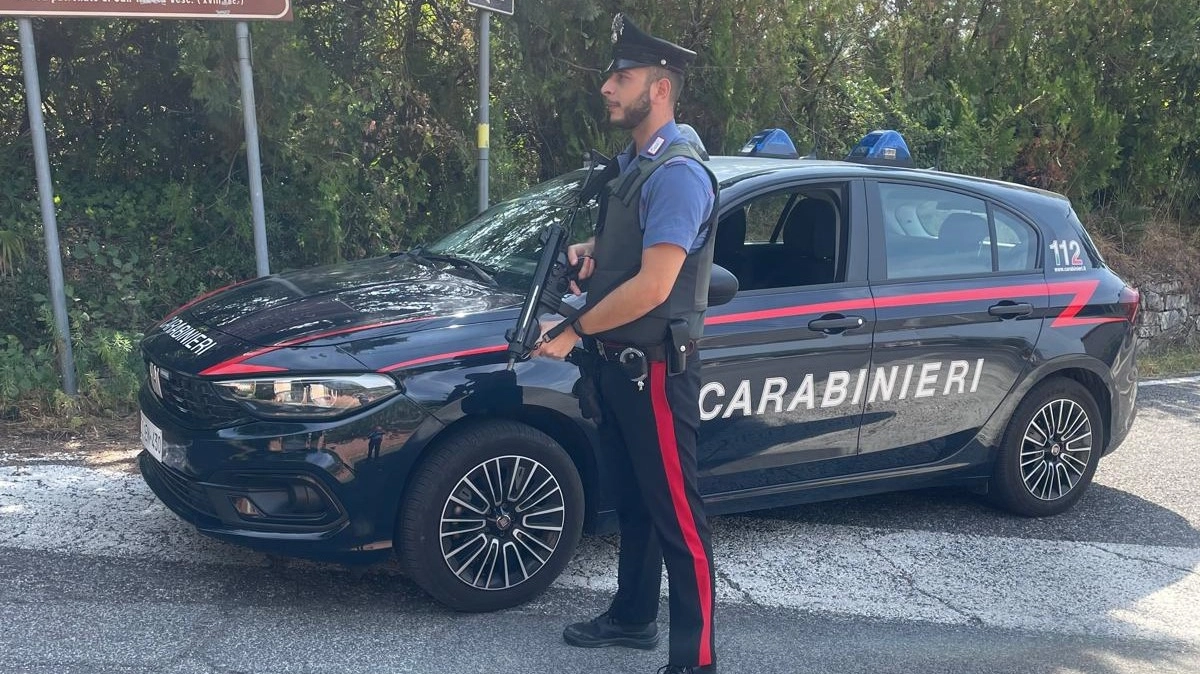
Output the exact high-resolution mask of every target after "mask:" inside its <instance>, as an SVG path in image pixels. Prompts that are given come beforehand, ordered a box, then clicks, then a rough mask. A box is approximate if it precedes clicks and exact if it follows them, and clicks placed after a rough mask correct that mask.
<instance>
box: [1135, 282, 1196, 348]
mask: <svg viewBox="0 0 1200 674" xmlns="http://www.w3.org/2000/svg"><path fill="white" fill-rule="evenodd" d="M1137 287H1138V290H1139V291H1140V292H1141V294H1142V308H1141V312H1142V324H1141V327H1140V328H1139V335H1140V336H1141V337H1142V339H1144V340H1146V341H1145V347H1146V348H1149V349H1152V350H1160V349H1163V348H1166V347H1168V346H1171V345H1173V344H1180V343H1185V342H1189V341H1193V340H1195V339H1196V337H1197V336H1200V305H1197V303H1196V302H1195V301H1193V296H1194V293H1193V292H1188V291H1189V290H1194V289H1188V288H1185V285H1184V282H1183V281H1180V280H1154V281H1143V282H1142V283H1140V284H1138V286H1137Z"/></svg>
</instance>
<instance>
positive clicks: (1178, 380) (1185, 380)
mask: <svg viewBox="0 0 1200 674" xmlns="http://www.w3.org/2000/svg"><path fill="white" fill-rule="evenodd" d="M1195 382H1200V374H1196V375H1191V376H1188V377H1173V378H1171V379H1149V380H1147V381H1139V382H1138V386H1163V385H1165V384H1192V383H1195Z"/></svg>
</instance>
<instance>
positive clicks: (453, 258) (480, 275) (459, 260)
mask: <svg viewBox="0 0 1200 674" xmlns="http://www.w3.org/2000/svg"><path fill="white" fill-rule="evenodd" d="M401 254H402V255H407V256H409V257H412V258H414V259H416V260H418V261H425V262H445V263H447V264H451V265H454V266H455V267H457V268H459V269H466V270H467V271H469V272H471V273H472V274H474V275H475V278H477V279H479V280H480V281H483V282H484V283H485V284H487V285H488V286H491V287H493V288H496V287H499V285H500V284H499V283H497V282H496V278H495V277H494V276H492V274H493V273H495V272H492V271H491V270H489V269H487V268H486V267H484V266H483V265H481V264H479V263H478V262H476V261H474V260H468V259H467V258H465V257H458V256H457V255H444V254H441V253H428V252H426V251H425V249H424V247H423V246H417V247H416V248H413V249H412V250H409V251H405V252H403V253H401Z"/></svg>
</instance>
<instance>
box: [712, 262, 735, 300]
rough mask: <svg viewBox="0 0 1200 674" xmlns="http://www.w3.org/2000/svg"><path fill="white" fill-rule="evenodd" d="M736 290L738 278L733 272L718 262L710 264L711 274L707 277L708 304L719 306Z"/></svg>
mask: <svg viewBox="0 0 1200 674" xmlns="http://www.w3.org/2000/svg"><path fill="white" fill-rule="evenodd" d="M737 291H738V280H737V277H736V276H734V275H733V272H731V271H729V270H728V269H726V268H724V267H722V266H721V265H719V264H714V265H713V266H712V274H710V275H709V279H708V306H710V307H719V306H721V305H722V304H725V303H726V302H728V301H729V300H731V299H733V296H734V295H736V294H737Z"/></svg>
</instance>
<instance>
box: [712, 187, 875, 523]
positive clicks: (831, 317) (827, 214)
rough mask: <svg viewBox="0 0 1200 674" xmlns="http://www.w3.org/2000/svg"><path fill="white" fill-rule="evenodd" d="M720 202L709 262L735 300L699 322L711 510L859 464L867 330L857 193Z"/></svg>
mask: <svg viewBox="0 0 1200 674" xmlns="http://www.w3.org/2000/svg"><path fill="white" fill-rule="evenodd" d="M722 198H723V199H727V201H726V203H725V204H723V206H724V212H723V217H722V221H721V223H720V224H719V226H718V239H717V243H716V253H715V262H716V263H717V264H720V265H722V266H725V267H726V268H728V269H730V270H731V271H733V272H734V274H735V275H737V276H738V277H739V281H740V284H741V289H740V290H739V291H738V294H737V295H736V296H735V298H734V299H733V300H731V301H730V302H729V303H727V304H725V305H723V306H720V307H716V308H714V309H712V310H710V312H709V314H708V317H707V320H706V321H705V336H704V338H703V339H702V340H701V342H700V354H701V357H702V359H703V363H704V381H703V385H702V388H701V391H700V414H701V427H700V441H699V446H698V460H699V465H700V475H701V491H702V492H703V493H705V494H707V495H710V496H709V498H710V503H712V504H714V507H716V508H718V509H719V508H720V503H722V502H727V501H733V500H736V499H738V498H740V497H745V496H750V495H754V494H756V493H757V492H759V491H761V490H779V489H780V488H783V489H785V490H786V485H788V484H792V483H797V482H800V481H804V480H808V479H812V478H814V477H819V476H822V475H829V474H835V473H836V472H837V471H838V470H839V468H838V467H837V466H836V465H835V464H836V463H837V460H838V459H840V458H844V457H849V456H852V455H854V454H855V453H856V452H857V449H858V425H859V419H860V416H861V413H862V407H863V400H864V399H863V389H862V385H863V384H864V383H865V382H863V376H864V374H865V373H866V371H867V368H868V366H869V363H870V353H871V330H872V327H873V324H874V321H875V316H874V312H873V310H872V307H871V298H870V291H869V288H868V287H867V284H866V274H865V270H866V260H867V257H866V241H867V239H866V216H865V208H864V203H865V197H864V195H863V185H862V182H861V181H853V180H846V181H839V182H810V183H799V184H792V185H783V186H779V185H777V186H774V187H770V188H764V189H761V190H759V191H757V192H755V193H753V194H750V195H748V196H741V197H734V198H729V197H726V196H725V195H724V194H723V195H722Z"/></svg>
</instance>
